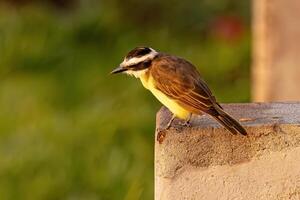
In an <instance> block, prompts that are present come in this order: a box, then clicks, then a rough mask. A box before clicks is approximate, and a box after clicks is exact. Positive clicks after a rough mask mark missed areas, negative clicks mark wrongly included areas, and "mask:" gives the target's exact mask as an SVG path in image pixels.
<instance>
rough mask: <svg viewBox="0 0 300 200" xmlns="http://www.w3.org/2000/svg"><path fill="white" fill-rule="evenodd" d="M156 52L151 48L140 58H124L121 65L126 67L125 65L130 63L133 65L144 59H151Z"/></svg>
mask: <svg viewBox="0 0 300 200" xmlns="http://www.w3.org/2000/svg"><path fill="white" fill-rule="evenodd" d="M157 54H158V53H157V52H156V51H154V50H152V51H151V52H150V53H148V54H147V55H144V56H142V57H140V58H130V59H129V60H127V59H125V60H124V61H123V62H122V63H121V66H123V67H127V66H131V65H135V64H138V63H140V62H142V61H145V60H147V59H152V58H154V57H155V56H156V55H157Z"/></svg>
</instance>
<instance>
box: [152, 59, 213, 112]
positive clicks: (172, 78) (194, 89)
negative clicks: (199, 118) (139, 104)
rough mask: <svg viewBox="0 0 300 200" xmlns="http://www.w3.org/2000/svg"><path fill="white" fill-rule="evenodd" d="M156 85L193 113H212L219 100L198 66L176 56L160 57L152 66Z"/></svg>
mask: <svg viewBox="0 0 300 200" xmlns="http://www.w3.org/2000/svg"><path fill="white" fill-rule="evenodd" d="M151 75H152V77H153V78H154V80H155V87H156V88H157V89H158V90H160V91H161V92H163V93H164V94H166V95H167V96H169V97H170V98H172V99H175V100H176V101H177V102H178V104H180V105H181V106H183V107H184V108H186V109H188V110H191V111H192V112H193V113H200V112H201V111H204V112H207V113H210V112H211V111H213V110H215V109H214V106H216V104H217V102H216V100H215V97H214V96H213V95H212V92H211V91H210V89H209V88H208V86H207V84H206V83H205V81H204V80H203V79H202V78H201V77H200V74H199V72H198V71H197V70H196V68H195V67H194V66H193V65H192V64H191V63H189V62H187V61H186V60H184V59H181V58H177V57H174V56H168V55H166V56H164V57H163V58H158V59H156V61H155V62H154V63H153V65H152V66H151Z"/></svg>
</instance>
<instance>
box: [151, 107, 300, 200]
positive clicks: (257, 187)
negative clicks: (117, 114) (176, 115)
mask: <svg viewBox="0 0 300 200" xmlns="http://www.w3.org/2000/svg"><path fill="white" fill-rule="evenodd" d="M223 107H224V108H225V110H226V111H227V112H228V113H230V114H232V116H234V117H235V118H236V119H240V121H241V124H242V125H243V126H244V127H245V128H246V130H247V131H248V136H246V137H245V136H242V135H232V134H231V133H230V132H228V131H227V130H225V129H224V128H223V127H221V126H220V125H219V124H218V123H217V122H216V121H215V120H213V119H212V118H210V117H209V116H207V115H202V116H193V118H192V121H191V127H184V128H183V127H182V126H181V125H180V121H179V120H175V121H174V123H173V125H172V127H171V128H170V129H169V130H168V131H166V138H165V140H164V141H163V143H162V144H159V143H158V142H157V141H155V199H156V200H166V199H167V200H168V199H172V200H176V199H180V200H181V199H205V200H207V199H208V200H214V199H216V200H222V199H226V200H231V199H243V200H244V199H268V200H269V199H300V103H296V102H295V103H271V104H269V103H263V104H261V103H252V104H226V105H223ZM170 117H171V114H170V112H169V111H168V110H167V109H166V108H164V107H163V108H162V109H161V110H160V111H159V112H158V113H157V129H162V128H163V127H164V126H165V125H166V123H167V122H168V120H169V119H170ZM156 134H157V133H156Z"/></svg>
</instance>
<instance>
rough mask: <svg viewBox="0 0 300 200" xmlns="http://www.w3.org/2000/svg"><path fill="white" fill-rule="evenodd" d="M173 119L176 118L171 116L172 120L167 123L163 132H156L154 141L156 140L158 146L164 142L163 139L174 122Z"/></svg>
mask: <svg viewBox="0 0 300 200" xmlns="http://www.w3.org/2000/svg"><path fill="white" fill-rule="evenodd" d="M175 117H176V116H175V115H173V116H172V118H171V119H170V121H169V122H168V124H167V126H166V128H165V129H163V130H158V131H157V138H156V140H157V141H158V142H159V143H160V144H161V143H162V142H163V141H164V139H165V137H166V130H168V129H169V128H170V127H171V124H172V122H173V121H174V119H175Z"/></svg>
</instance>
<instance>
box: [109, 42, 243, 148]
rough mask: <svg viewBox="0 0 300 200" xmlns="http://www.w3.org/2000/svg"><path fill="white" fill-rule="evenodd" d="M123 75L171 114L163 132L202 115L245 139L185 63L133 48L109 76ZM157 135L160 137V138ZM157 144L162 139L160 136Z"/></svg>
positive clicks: (163, 54) (237, 126)
mask: <svg viewBox="0 0 300 200" xmlns="http://www.w3.org/2000/svg"><path fill="white" fill-rule="evenodd" d="M118 73H125V74H128V75H131V76H134V77H136V78H138V79H140V80H141V82H142V85H143V86H144V87H145V88H146V89H148V90H150V91H151V92H152V94H153V95H154V96H155V97H156V98H157V99H158V100H159V101H160V102H161V103H162V104H163V105H164V106H166V107H167V108H168V109H169V110H170V111H171V113H172V114H173V115H172V117H171V119H170V120H169V122H168V123H167V125H166V127H165V130H167V129H169V128H170V126H171V124H172V122H173V120H174V119H175V118H176V117H177V118H179V119H181V120H184V121H185V122H184V123H183V125H189V122H190V119H191V116H192V115H202V114H203V113H206V114H208V115H210V116H211V117H213V118H214V119H216V120H217V121H218V122H219V123H220V124H221V125H223V126H224V127H225V128H226V129H227V130H229V131H230V132H231V133H233V134H237V133H240V134H242V135H247V131H246V130H245V129H244V128H243V126H242V125H241V124H240V123H239V122H238V121H237V120H235V119H234V118H233V117H231V116H230V115H229V114H228V113H227V112H225V111H224V109H223V107H222V106H221V105H220V104H219V103H218V102H217V100H216V98H215V96H214V95H213V94H212V92H211V90H210V89H209V87H208V85H207V83H206V82H205V81H204V79H203V78H202V77H201V75H200V73H199V72H198V70H197V68H196V67H195V66H194V65H193V64H192V63H190V62H189V61H187V60H185V59H183V58H181V57H177V56H174V55H170V54H167V53H163V52H158V51H156V50H154V49H153V48H151V47H144V46H142V47H136V48H134V49H132V50H131V51H130V52H129V53H128V54H127V55H126V56H125V58H124V60H123V61H122V63H121V64H120V65H119V66H118V67H117V68H116V69H114V70H113V71H112V72H111V74H118ZM160 133H161V134H160ZM160 133H159V134H158V136H157V140H158V141H159V142H160V143H161V142H162V141H163V139H164V137H165V134H163V132H160Z"/></svg>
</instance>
